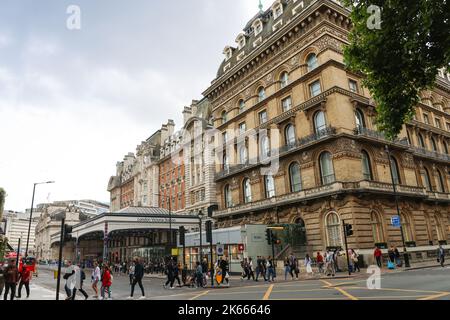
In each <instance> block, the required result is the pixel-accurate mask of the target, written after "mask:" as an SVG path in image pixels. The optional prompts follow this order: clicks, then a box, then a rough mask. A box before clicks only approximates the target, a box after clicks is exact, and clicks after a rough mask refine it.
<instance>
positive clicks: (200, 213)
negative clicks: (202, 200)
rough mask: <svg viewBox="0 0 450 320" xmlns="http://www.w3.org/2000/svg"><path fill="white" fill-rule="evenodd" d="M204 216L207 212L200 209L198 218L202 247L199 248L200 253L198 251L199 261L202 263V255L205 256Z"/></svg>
mask: <svg viewBox="0 0 450 320" xmlns="http://www.w3.org/2000/svg"><path fill="white" fill-rule="evenodd" d="M204 216H205V214H204V213H203V211H202V210H200V211H199V212H198V219H199V223H198V226H199V230H200V248H199V253H198V255H199V262H200V263H202V257H203V255H202V253H203V243H202V219H203V217H204Z"/></svg>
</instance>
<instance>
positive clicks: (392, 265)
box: [388, 261, 395, 270]
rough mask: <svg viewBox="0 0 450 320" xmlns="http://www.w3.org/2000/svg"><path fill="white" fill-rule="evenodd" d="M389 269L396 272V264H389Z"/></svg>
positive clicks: (390, 262)
mask: <svg viewBox="0 0 450 320" xmlns="http://www.w3.org/2000/svg"><path fill="white" fill-rule="evenodd" d="M388 269H389V270H394V269H395V264H394V263H393V262H392V261H389V262H388Z"/></svg>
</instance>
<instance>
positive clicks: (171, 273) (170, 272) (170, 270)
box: [163, 258, 175, 290]
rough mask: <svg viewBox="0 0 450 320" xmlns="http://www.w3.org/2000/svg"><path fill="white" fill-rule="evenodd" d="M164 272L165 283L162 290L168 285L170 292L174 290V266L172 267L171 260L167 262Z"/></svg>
mask: <svg viewBox="0 0 450 320" xmlns="http://www.w3.org/2000/svg"><path fill="white" fill-rule="evenodd" d="M166 272H167V281H166V283H165V284H164V286H163V287H164V289H166V288H167V285H168V284H170V288H169V289H171V290H173V289H175V288H174V287H173V282H174V281H175V280H174V276H175V275H174V266H173V262H172V258H171V259H170V260H169V261H168V263H167V266H166Z"/></svg>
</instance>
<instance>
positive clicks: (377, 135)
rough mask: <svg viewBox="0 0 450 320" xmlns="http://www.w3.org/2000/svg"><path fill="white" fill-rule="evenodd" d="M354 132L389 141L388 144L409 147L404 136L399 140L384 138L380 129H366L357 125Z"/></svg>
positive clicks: (372, 138)
mask: <svg viewBox="0 0 450 320" xmlns="http://www.w3.org/2000/svg"><path fill="white" fill-rule="evenodd" d="M354 133H355V135H357V136H362V137H367V138H370V139H371V140H377V141H379V142H382V143H390V144H394V145H396V146H400V147H406V148H407V147H409V143H408V139H406V138H404V139H401V140H400V139H397V140H394V141H391V140H389V139H388V138H386V136H385V135H384V134H383V133H382V132H380V131H376V130H370V129H367V128H364V127H357V128H356V129H355V130H354Z"/></svg>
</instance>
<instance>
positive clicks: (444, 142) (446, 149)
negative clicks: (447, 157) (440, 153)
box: [443, 141, 449, 154]
mask: <svg viewBox="0 0 450 320" xmlns="http://www.w3.org/2000/svg"><path fill="white" fill-rule="evenodd" d="M443 145H444V151H445V154H449V153H448V146H447V142H446V141H443Z"/></svg>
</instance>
